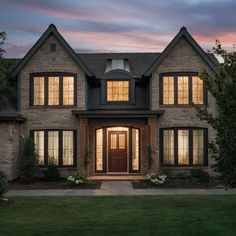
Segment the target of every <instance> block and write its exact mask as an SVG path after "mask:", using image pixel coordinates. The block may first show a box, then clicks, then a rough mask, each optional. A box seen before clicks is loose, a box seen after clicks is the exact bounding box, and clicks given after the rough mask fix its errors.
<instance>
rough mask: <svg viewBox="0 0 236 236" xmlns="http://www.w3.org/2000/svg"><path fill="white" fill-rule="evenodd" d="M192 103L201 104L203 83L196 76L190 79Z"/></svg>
mask: <svg viewBox="0 0 236 236" xmlns="http://www.w3.org/2000/svg"><path fill="white" fill-rule="evenodd" d="M192 94H193V99H192V101H193V103H195V104H203V81H202V80H201V79H200V78H199V77H198V76H193V77H192Z"/></svg>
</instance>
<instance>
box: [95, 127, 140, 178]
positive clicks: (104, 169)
mask: <svg viewBox="0 0 236 236" xmlns="http://www.w3.org/2000/svg"><path fill="white" fill-rule="evenodd" d="M117 127H122V128H127V129H128V130H127V145H128V146H127V153H128V156H127V162H128V163H127V172H108V135H107V133H108V129H109V128H117ZM100 129H102V131H103V134H102V140H103V141H102V142H103V151H102V155H103V156H102V162H103V163H102V170H97V152H96V150H97V146H96V145H97V135H96V134H97V133H96V132H97V130H100ZM132 129H135V130H138V132H139V133H138V134H139V135H138V138H139V143H138V145H139V147H138V150H139V157H138V158H139V162H138V170H133V169H132ZM94 131H95V135H94V136H95V138H94V145H93V147H94V148H93V149H94V157H95V158H94V173H95V174H98V175H99V174H121V175H122V174H140V173H141V163H142V152H143V148H142V140H141V137H142V132H141V128H138V127H133V126H119V125H116V126H100V127H97V128H95V130H94Z"/></svg>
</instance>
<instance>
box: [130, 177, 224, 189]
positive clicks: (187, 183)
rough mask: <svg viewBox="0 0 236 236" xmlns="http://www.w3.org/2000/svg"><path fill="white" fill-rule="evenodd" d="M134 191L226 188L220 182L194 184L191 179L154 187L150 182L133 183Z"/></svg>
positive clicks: (170, 180) (168, 182) (177, 180)
mask: <svg viewBox="0 0 236 236" xmlns="http://www.w3.org/2000/svg"><path fill="white" fill-rule="evenodd" d="M132 185H133V188H134V189H163V188H175V189H176V188H181V189H222V188H225V187H224V184H223V183H222V181H220V180H210V181H209V182H207V183H199V182H193V181H191V179H168V180H167V182H166V183H164V184H163V185H154V184H152V183H150V182H149V181H148V180H140V181H133V182H132Z"/></svg>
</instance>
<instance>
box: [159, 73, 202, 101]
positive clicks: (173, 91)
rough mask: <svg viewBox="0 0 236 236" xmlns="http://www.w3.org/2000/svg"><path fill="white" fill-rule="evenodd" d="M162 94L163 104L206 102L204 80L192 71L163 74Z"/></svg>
mask: <svg viewBox="0 0 236 236" xmlns="http://www.w3.org/2000/svg"><path fill="white" fill-rule="evenodd" d="M160 95H161V96H160V104H163V105H188V104H191V103H192V102H193V103H195V104H205V103H206V98H205V88H204V84H203V81H202V80H201V79H200V78H199V77H198V76H196V75H194V74H191V73H187V74H183V75H182V74H181V73H177V74H174V75H171V74H170V75H165V76H162V77H161V85H160Z"/></svg>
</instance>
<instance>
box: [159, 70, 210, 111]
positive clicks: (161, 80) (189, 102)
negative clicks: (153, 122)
mask: <svg viewBox="0 0 236 236" xmlns="http://www.w3.org/2000/svg"><path fill="white" fill-rule="evenodd" d="M165 76H170V77H174V104H164V103H163V77H165ZM179 76H187V77H188V104H179V103H178V77H179ZM194 76H199V73H197V72H172V73H161V74H160V79H159V103H160V105H162V106H170V107H172V106H190V105H191V104H192V103H193V97H192V94H193V93H192V89H193V88H192V77H194ZM195 104H196V105H199V106H202V105H207V89H206V85H205V83H204V82H203V104H198V103H195Z"/></svg>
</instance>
